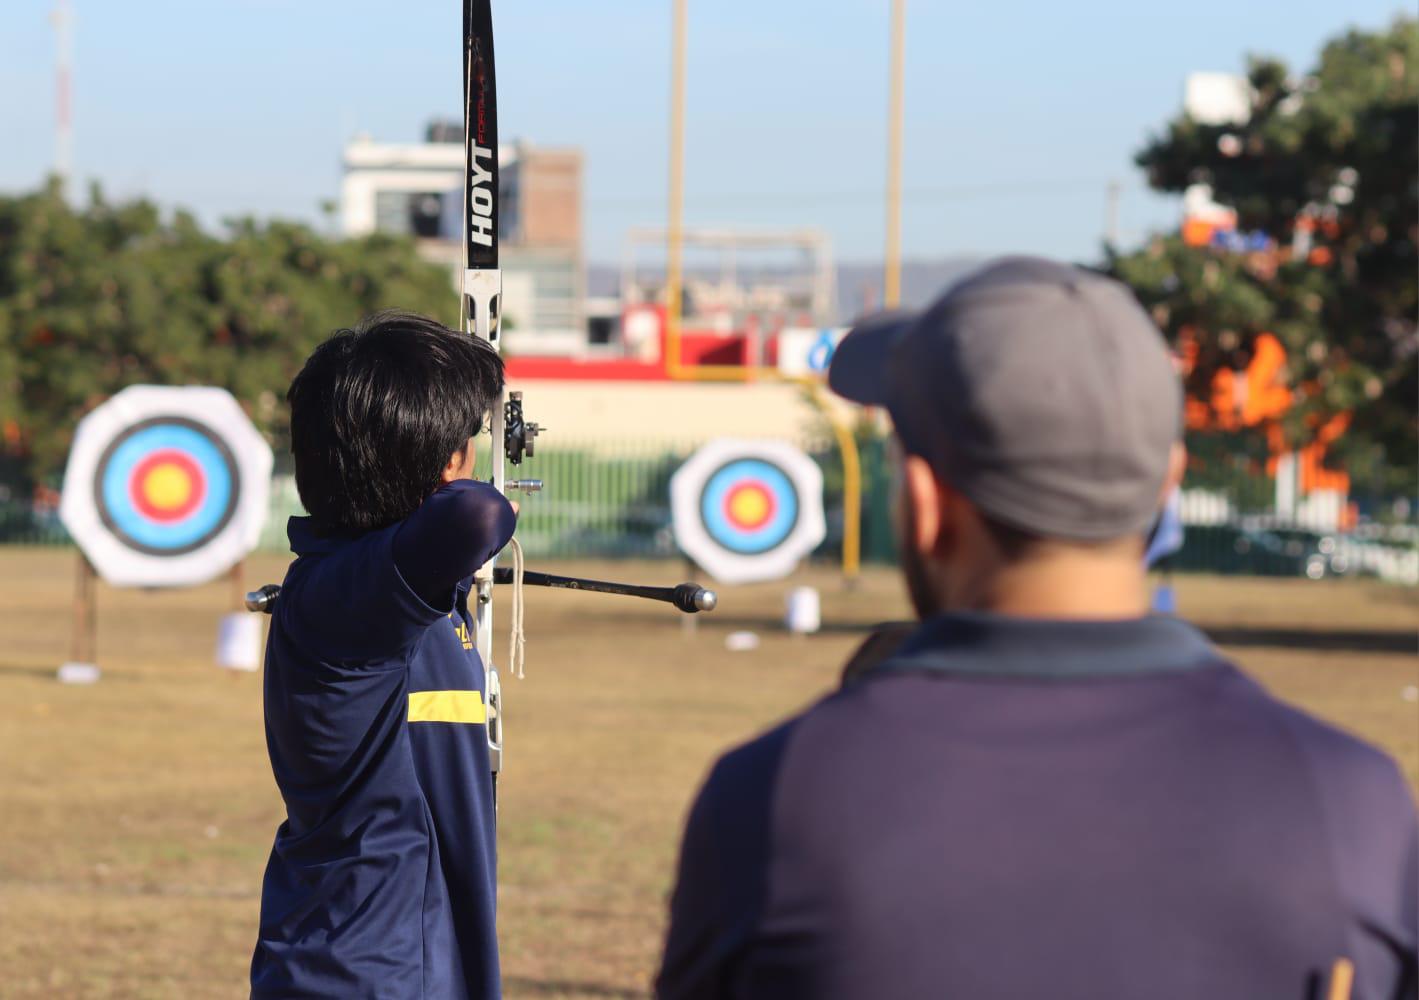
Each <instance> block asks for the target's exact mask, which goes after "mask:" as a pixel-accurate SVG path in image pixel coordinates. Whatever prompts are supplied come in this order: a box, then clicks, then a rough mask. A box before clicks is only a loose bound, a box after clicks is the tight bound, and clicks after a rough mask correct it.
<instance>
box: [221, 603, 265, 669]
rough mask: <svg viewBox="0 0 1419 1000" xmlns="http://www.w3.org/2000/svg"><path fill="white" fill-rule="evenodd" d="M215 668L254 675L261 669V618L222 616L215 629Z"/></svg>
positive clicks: (255, 616)
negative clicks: (241, 671) (219, 623)
mask: <svg viewBox="0 0 1419 1000" xmlns="http://www.w3.org/2000/svg"><path fill="white" fill-rule="evenodd" d="M217 666H219V667H221V668H223V669H224V670H243V671H246V672H247V673H254V672H255V671H257V670H259V669H260V668H261V616H260V615H253V614H250V613H241V614H232V615H223V616H222V623H221V625H220V626H219V627H218V628H217Z"/></svg>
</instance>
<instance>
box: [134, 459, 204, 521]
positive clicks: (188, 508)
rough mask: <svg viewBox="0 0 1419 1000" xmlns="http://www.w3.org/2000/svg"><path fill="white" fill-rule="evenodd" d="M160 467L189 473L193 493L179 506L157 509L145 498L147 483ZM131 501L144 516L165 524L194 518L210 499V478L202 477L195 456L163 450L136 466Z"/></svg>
mask: <svg viewBox="0 0 1419 1000" xmlns="http://www.w3.org/2000/svg"><path fill="white" fill-rule="evenodd" d="M159 465H176V466H177V467H178V468H180V469H181V470H182V471H183V472H185V473H186V474H187V478H188V481H189V482H191V483H192V490H191V492H190V493H188V494H187V499H186V500H184V501H183V502H182V503H181V504H180V505H179V506H177V507H157V506H154V505H153V503H152V502H151V501H149V500H148V498H147V497H146V496H144V495H143V480H144V479H146V478H147V477H148V474H149V473H151V472H152V471H153V470H154V469H155V468H157V467H158V466H159ZM128 498H129V499H130V500H131V501H133V508H134V510H136V511H138V513H140V514H142V515H143V516H144V517H146V518H149V519H150V520H153V521H158V522H160V523H162V524H172V523H173V522H175V521H181V520H183V519H184V518H186V517H188V516H190V515H191V514H192V512H193V511H195V510H196V509H197V508H198V507H200V506H202V501H203V500H205V499H206V498H207V477H206V476H204V475H203V474H202V467H201V466H200V465H198V464H197V463H196V462H195V461H193V458H192V456H191V455H189V454H187V453H186V452H182V451H178V450H177V449H175V448H163V449H161V450H159V451H155V452H153V453H152V454H150V455H148V456H147V457H145V458H144V459H143V460H142V461H141V462H139V463H138V464H137V465H135V466H134V467H133V471H132V473H130V474H129V477H128Z"/></svg>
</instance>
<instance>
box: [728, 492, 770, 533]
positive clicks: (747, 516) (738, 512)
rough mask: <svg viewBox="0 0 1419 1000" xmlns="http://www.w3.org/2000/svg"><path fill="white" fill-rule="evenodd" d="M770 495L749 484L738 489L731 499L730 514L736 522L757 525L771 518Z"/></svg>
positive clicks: (751, 525)
mask: <svg viewBox="0 0 1419 1000" xmlns="http://www.w3.org/2000/svg"><path fill="white" fill-rule="evenodd" d="M769 511H770V501H769V495H768V494H767V493H765V492H764V491H763V490H762V489H759V488H757V487H753V486H748V487H744V488H743V489H739V490H736V491H735V492H734V495H733V496H731V497H730V499H729V516H730V518H731V519H732V520H733V521H734V523H735V524H739V525H745V526H750V527H757V526H758V525H761V524H763V523H764V522H765V521H767V520H768V519H769Z"/></svg>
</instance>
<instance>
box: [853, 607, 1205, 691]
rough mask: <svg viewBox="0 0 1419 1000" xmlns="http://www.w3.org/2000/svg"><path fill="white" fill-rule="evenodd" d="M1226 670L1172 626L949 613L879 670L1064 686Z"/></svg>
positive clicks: (1156, 619)
mask: <svg viewBox="0 0 1419 1000" xmlns="http://www.w3.org/2000/svg"><path fill="white" fill-rule="evenodd" d="M1222 662H1225V661H1224V660H1223V657H1222V655H1221V654H1220V653H1218V652H1217V650H1216V649H1215V648H1213V646H1212V644H1211V643H1210V642H1208V641H1207V637H1206V636H1204V635H1203V634H1202V633H1201V632H1200V631H1198V630H1197V629H1196V628H1194V627H1193V626H1192V625H1189V624H1188V623H1187V622H1184V621H1182V620H1180V619H1177V618H1172V617H1168V616H1165V615H1148V616H1146V617H1142V618H1130V619H1122V620H1110V621H1081V620H1056V619H1040V618H1014V617H1009V616H1006V615H998V614H990V613H986V612H952V613H950V614H943V615H938V616H937V617H935V618H931V619H929V620H927V621H926V622H923V623H922V625H921V627H920V628H919V629H917V630H916V631H915V632H914V633H912V635H911V636H909V637H908V638H907V639H906V641H905V642H903V644H902V645H901V647H900V648H899V649H898V650H897V651H896V652H895V653H894V654H892V656H891V657H890V658H889V659H888V660H887V661H886V662H885V663H883V664H882V666H881V669H882V670H905V671H926V672H933V673H937V672H939V673H958V674H974V675H988V676H996V677H1018V678H1037V679H1050V678H1055V679H1071V678H1083V677H1100V678H1103V677H1125V676H1143V675H1151V674H1163V673H1177V672H1180V671H1190V670H1197V669H1202V668H1206V667H1212V666H1216V665H1218V664H1219V663H1222Z"/></svg>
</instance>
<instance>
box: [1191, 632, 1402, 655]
mask: <svg viewBox="0 0 1419 1000" xmlns="http://www.w3.org/2000/svg"><path fill="white" fill-rule="evenodd" d="M1204 631H1205V632H1206V633H1207V637H1208V638H1209V639H1211V640H1212V641H1213V642H1215V643H1216V644H1217V645H1219V646H1234V647H1240V648H1244V649H1245V648H1253V647H1259V646H1271V647H1279V648H1283V649H1308V650H1318V651H1324V652H1331V653H1337V652H1347V653H1409V654H1413V653H1419V633H1416V632H1415V631H1414V630H1412V629H1410V630H1405V629H1365V630H1360V629H1355V630H1336V629H1330V630H1322V629H1316V630H1314V631H1312V630H1309V629H1293V628H1253V627H1247V626H1238V627H1231V628H1206V629H1204Z"/></svg>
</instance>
